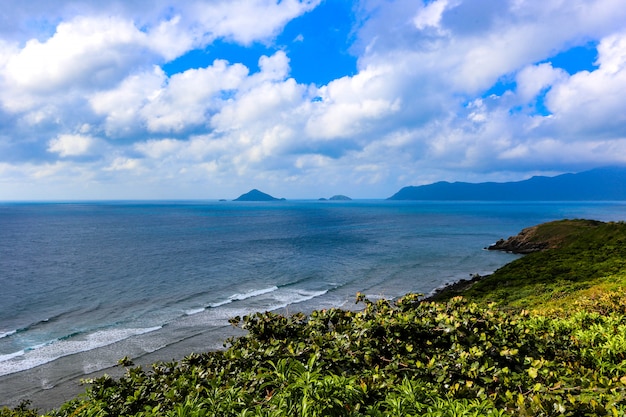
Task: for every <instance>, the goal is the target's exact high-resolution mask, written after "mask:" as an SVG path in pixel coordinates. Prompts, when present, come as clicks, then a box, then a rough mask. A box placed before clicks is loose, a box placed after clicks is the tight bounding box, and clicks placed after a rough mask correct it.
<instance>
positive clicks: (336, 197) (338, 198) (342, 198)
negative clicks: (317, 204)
mask: <svg viewBox="0 0 626 417" xmlns="http://www.w3.org/2000/svg"><path fill="white" fill-rule="evenodd" d="M319 201H352V199H351V198H350V197H348V196H346V195H341V194H337V195H334V196H332V197H331V198H323V197H322V198H320V199H319Z"/></svg>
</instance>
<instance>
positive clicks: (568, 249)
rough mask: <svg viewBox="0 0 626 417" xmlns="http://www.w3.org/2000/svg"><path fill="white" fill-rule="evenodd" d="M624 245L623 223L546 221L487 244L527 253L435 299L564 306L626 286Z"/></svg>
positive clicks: (560, 307) (497, 248)
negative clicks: (460, 297)
mask: <svg viewBox="0 0 626 417" xmlns="http://www.w3.org/2000/svg"><path fill="white" fill-rule="evenodd" d="M625 243H626V223H623V222H618V223H613V222H611V223H603V222H598V221H592V220H561V221H555V222H549V223H544V224H541V225H538V226H534V227H531V228H528V229H524V230H523V231H522V232H521V233H520V234H519V235H517V236H513V237H510V238H508V239H506V240H504V239H503V240H501V241H499V242H497V243H496V244H495V245H494V246H492V247H490V248H489V249H491V250H509V251H514V252H518V253H527V255H525V256H523V257H522V258H520V259H517V260H515V261H513V262H510V263H509V264H507V265H505V266H503V267H502V268H500V269H498V270H497V271H495V272H494V273H493V274H491V275H489V276H487V277H480V278H479V279H474V280H473V281H472V282H469V281H468V282H466V283H465V284H466V285H457V286H456V288H454V289H453V290H452V291H444V292H442V293H440V294H437V295H435V296H434V297H433V299H435V300H440V301H443V300H446V299H450V298H451V297H453V296H455V295H460V294H462V295H463V296H465V297H468V298H470V299H472V300H474V301H480V302H487V303H488V302H496V303H498V304H499V305H502V306H504V307H516V308H526V309H529V308H531V309H539V310H544V311H546V310H548V309H551V308H552V309H556V310H558V309H561V310H564V309H567V308H568V307H569V306H570V305H571V304H573V303H575V302H579V301H581V300H583V299H586V298H588V297H589V296H594V297H599V296H600V294H602V293H605V292H607V291H618V290H620V291H621V289H622V288H624V287H626V244H625ZM594 294H595V295H594Z"/></svg>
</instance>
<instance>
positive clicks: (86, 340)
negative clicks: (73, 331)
mask: <svg viewBox="0 0 626 417" xmlns="http://www.w3.org/2000/svg"><path fill="white" fill-rule="evenodd" d="M160 328H161V326H158V327H150V328H134V329H109V330H101V331H98V332H95V333H91V334H87V335H84V336H82V337H79V336H77V337H75V338H69V339H64V340H55V341H53V342H49V343H44V344H41V345H38V346H33V347H31V348H28V349H24V350H21V351H19V352H14V353H9V354H6V355H2V356H0V376H3V375H8V374H12V373H15V372H20V371H23V370H26V369H31V368H34V367H36V366H40V365H43V364H45V363H48V362H52V361H54V360H56V359H59V358H62V357H64V356H68V355H73V354H75V353H79V352H87V351H89V350H93V349H97V348H100V347H103V346H107V345H110V344H113V343H116V342H119V341H121V340H124V339H128V338H129V337H132V336H136V335H140V334H144V333H149V332H153V331H155V330H159V329H160Z"/></svg>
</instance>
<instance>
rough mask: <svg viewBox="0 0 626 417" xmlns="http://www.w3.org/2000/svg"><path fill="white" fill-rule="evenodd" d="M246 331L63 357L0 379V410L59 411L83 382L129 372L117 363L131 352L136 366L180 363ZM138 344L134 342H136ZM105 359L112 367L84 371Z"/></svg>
mask: <svg viewBox="0 0 626 417" xmlns="http://www.w3.org/2000/svg"><path fill="white" fill-rule="evenodd" d="M242 334H243V332H242V331H241V330H239V329H236V328H234V327H232V326H230V325H228V326H224V327H220V328H211V327H209V328H207V329H206V330H205V331H202V332H200V333H197V334H195V335H193V336H191V337H188V338H186V339H183V340H181V341H178V342H176V343H172V344H171V345H167V346H165V347H163V348H160V349H156V350H154V351H152V352H148V351H145V350H144V351H138V350H137V349H138V348H137V346H136V341H133V340H124V341H121V342H117V343H114V344H112V345H108V346H104V347H101V348H98V349H94V350H92V351H87V352H79V353H75V354H72V355H68V356H63V357H61V358H58V359H56V360H54V361H52V362H48V363H46V364H43V365H40V366H36V367H34V368H31V369H27V370H24V371H20V372H16V373H12V374H8V375H3V376H1V377H0V392H1V393H2V397H1V398H0V408H2V407H5V406H6V407H9V408H14V407H16V406H18V405H19V404H20V402H22V401H24V400H28V401H30V407H31V408H34V409H37V411H38V412H39V413H45V412H48V411H50V410H53V409H57V408H59V407H60V406H61V405H63V404H64V403H65V402H67V401H70V400H72V399H73V398H76V397H77V396H78V395H80V394H82V393H84V392H85V389H86V388H87V385H86V384H81V380H83V379H90V378H98V377H100V376H102V375H104V374H107V375H110V376H112V377H114V378H119V377H120V376H122V375H123V374H124V373H125V372H126V370H125V369H124V367H122V366H119V365H113V366H111V365H110V364H111V363H117V361H118V360H119V359H121V358H122V357H124V356H125V353H124V352H126V353H130V352H132V351H135V352H139V354H132V353H130V354H129V356H131V357H132V361H133V362H134V364H135V366H141V367H142V368H146V369H147V368H149V367H150V366H151V365H152V364H154V363H157V362H169V361H180V360H181V359H183V358H184V357H185V356H187V355H189V354H191V353H200V352H208V351H217V350H221V349H224V343H225V342H226V340H227V339H228V338H229V337H233V336H240V335H242ZM133 342H135V343H133ZM94 357H104V359H106V360H105V361H106V362H108V363H109V365H106V366H103V367H102V368H99V369H97V370H93V371H91V372H85V371H84V370H85V369H88V366H94V364H93V363H91V362H92V361H91V359H93V358H94Z"/></svg>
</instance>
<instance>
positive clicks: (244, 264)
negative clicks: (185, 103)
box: [0, 200, 626, 404]
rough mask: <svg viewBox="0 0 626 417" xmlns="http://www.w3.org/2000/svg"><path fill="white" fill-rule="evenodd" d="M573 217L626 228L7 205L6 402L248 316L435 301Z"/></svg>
mask: <svg viewBox="0 0 626 417" xmlns="http://www.w3.org/2000/svg"><path fill="white" fill-rule="evenodd" d="M564 218H592V219H598V220H604V221H610V220H611V221H617V220H626V202H404V201H386V200H371V201H369V200H359V201H345V202H343V201H342V202H337V201H280V202H267V203H265V202H263V203H256V202H217V201H189V202H181V201H174V202H168V201H164V202H67V203H0V294H1V295H0V393H3V394H0V404H8V403H9V402H11V401H12V400H14V397H15V396H19V395H25V394H28V393H32V392H34V391H33V390H46V389H50V388H52V387H54V386H55V385H57V384H59V383H61V382H63V381H67V380H69V379H72V378H74V379H76V378H79V377H81V376H83V375H87V374H90V373H92V372H97V371H100V370H103V369H108V368H109V367H111V366H112V365H114V364H115V363H116V362H117V360H118V359H120V358H122V357H123V356H129V357H131V358H134V359H135V360H136V361H139V362H141V361H142V360H143V361H144V362H145V361H150V360H155V359H159V360H160V359H174V358H177V359H180V358H182V356H184V355H186V354H188V353H191V352H192V351H199V350H211V349H217V348H220V347H221V346H222V345H223V341H224V340H225V338H226V337H228V336H229V335H233V334H236V333H233V332H234V330H232V329H231V328H230V325H229V324H228V319H229V318H232V317H235V316H242V315H245V314H250V313H253V312H256V311H277V312H279V313H281V314H291V313H295V312H298V311H304V312H310V311H312V310H313V309H322V308H330V307H342V308H354V299H355V295H356V293H357V292H363V293H365V294H366V295H367V296H368V297H369V298H371V299H377V298H380V297H385V298H395V297H398V296H401V295H403V294H406V293H408V292H419V293H424V294H429V293H432V292H433V291H434V290H435V289H437V288H439V287H441V286H443V285H445V284H447V283H451V282H454V281H457V280H459V279H462V278H469V276H470V275H471V274H481V275H482V274H487V273H490V272H492V271H494V270H495V269H497V268H499V267H500V266H502V265H504V264H506V263H508V262H510V261H512V260H513V259H515V258H516V257H517V255H513V254H508V253H500V252H491V251H486V250H484V248H485V247H486V246H488V245H490V244H492V243H494V242H495V241H496V240H498V239H500V238H506V237H508V236H510V235H514V234H517V233H518V232H519V231H520V230H521V229H522V228H524V227H528V226H532V225H535V224H538V223H542V222H545V221H549V220H557V219H564ZM18 375H19V376H20V377H19V378H21V379H18V377H17V376H18ZM25 375H26V376H28V377H25ZM16 381H17V382H16ZM9 386H11V387H13V388H12V390H11V391H10V392H9V390H8V388H7V387H9ZM3 396H5V397H4V398H3Z"/></svg>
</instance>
